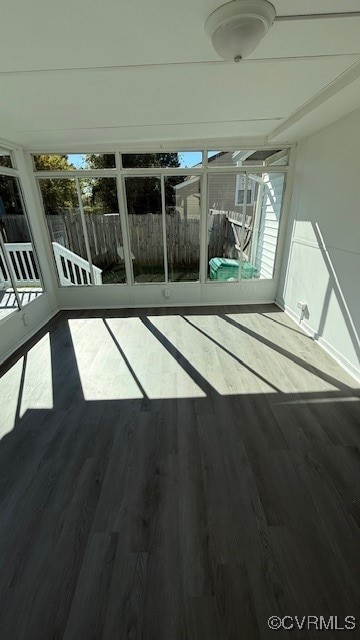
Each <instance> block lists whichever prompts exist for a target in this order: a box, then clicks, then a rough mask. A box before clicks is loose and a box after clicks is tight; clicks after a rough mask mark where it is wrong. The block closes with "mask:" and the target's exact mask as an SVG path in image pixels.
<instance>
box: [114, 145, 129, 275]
mask: <svg viewBox="0 0 360 640" xmlns="http://www.w3.org/2000/svg"><path fill="white" fill-rule="evenodd" d="M115 159H116V188H117V196H118V204H119V213H120V225H121V235H122V242H123V247H124V260H125V273H126V282H127V284H134V275H133V266H132V259H131V248H130V242H131V238H130V230H129V225H128V210H127V202H126V194H125V183H124V181H123V177H122V175H121V156H120V152H119V151H117V152H116V154H115Z"/></svg>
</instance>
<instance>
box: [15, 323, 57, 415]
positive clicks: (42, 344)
mask: <svg viewBox="0 0 360 640" xmlns="http://www.w3.org/2000/svg"><path fill="white" fill-rule="evenodd" d="M39 362H41V367H39ZM24 373H25V375H24V386H23V390H22V395H21V405H20V418H21V417H22V416H23V415H24V414H25V413H26V411H27V410H28V409H52V408H53V406H54V401H53V384H52V367H51V348H50V334H49V333H47V334H46V335H45V336H44V337H43V338H41V339H40V340H39V341H38V342H37V343H36V344H35V345H34V346H33V347H32V348H31V349H30V350H29V351H28V353H27V358H26V363H25V372H24Z"/></svg>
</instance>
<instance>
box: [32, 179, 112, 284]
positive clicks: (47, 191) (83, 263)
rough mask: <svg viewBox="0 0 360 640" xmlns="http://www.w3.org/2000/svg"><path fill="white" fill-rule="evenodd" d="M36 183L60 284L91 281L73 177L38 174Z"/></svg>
mask: <svg viewBox="0 0 360 640" xmlns="http://www.w3.org/2000/svg"><path fill="white" fill-rule="evenodd" d="M39 185H40V191H41V195H42V200H43V205H44V210H45V218H46V223H47V226H48V230H49V235H50V241H51V245H52V250H53V254H54V258H55V264H56V268H57V272H58V277H59V283H60V285H62V286H72V285H76V286H84V285H89V284H92V269H91V265H90V263H89V260H88V253H87V247H86V238H85V235H84V225H83V221H82V216H81V211H80V205H79V198H78V190H77V185H76V180H75V178H41V179H40V180H39ZM95 274H96V275H100V274H97V273H96V272H95ZM95 274H94V277H96V275H95Z"/></svg>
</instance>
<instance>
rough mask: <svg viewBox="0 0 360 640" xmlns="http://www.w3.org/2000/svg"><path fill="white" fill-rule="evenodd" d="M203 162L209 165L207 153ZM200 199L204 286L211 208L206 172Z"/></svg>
mask: <svg viewBox="0 0 360 640" xmlns="http://www.w3.org/2000/svg"><path fill="white" fill-rule="evenodd" d="M203 162H204V163H205V164H206V163H207V151H205V152H204V159H203ZM200 189H201V191H200V198H201V211H200V214H201V218H200V284H202V285H204V284H205V283H206V280H207V273H208V261H209V256H208V224H209V222H208V220H209V206H208V200H209V195H208V175H207V172H206V171H204V173H203V175H202V177H201V178H200Z"/></svg>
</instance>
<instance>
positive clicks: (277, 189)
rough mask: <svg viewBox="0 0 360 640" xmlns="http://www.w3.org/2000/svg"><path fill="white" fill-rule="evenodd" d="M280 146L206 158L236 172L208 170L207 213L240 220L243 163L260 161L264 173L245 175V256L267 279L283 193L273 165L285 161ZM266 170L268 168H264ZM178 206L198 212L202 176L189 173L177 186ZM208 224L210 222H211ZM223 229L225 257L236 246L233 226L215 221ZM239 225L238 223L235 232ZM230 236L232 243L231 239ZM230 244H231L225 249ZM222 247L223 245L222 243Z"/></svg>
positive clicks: (188, 213) (182, 211) (187, 214)
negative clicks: (248, 238) (247, 233)
mask: <svg viewBox="0 0 360 640" xmlns="http://www.w3.org/2000/svg"><path fill="white" fill-rule="evenodd" d="M285 153H287V152H286V151H283V150H275V151H274V150H267V151H253V150H246V151H235V152H233V151H226V152H218V153H215V154H214V155H212V156H211V157H210V158H209V159H208V165H211V164H213V165H214V166H223V167H224V168H225V167H233V168H234V167H239V174H234V173H230V172H229V173H226V172H225V173H222V174H211V175H209V179H208V198H209V199H208V203H209V215H210V216H214V215H216V214H220V215H221V214H222V215H224V216H225V215H227V216H228V217H230V218H232V219H235V220H238V221H240V222H241V221H242V219H243V212H244V197H245V175H244V173H240V172H241V169H242V168H246V169H249V167H251V166H259V165H262V166H263V170H262V173H261V174H259V173H257V174H253V175H251V174H249V175H248V184H247V196H246V200H247V206H246V224H247V226H249V227H250V229H251V241H250V242H249V244H248V247H247V249H246V252H245V255H244V258H245V259H247V260H248V261H249V262H251V263H252V264H253V265H254V266H256V268H257V270H258V273H259V275H260V277H262V278H271V277H272V274H273V268H274V262H275V252H276V242H277V235H278V228H279V219H280V204H281V195H282V191H283V187H284V177H283V175H282V174H276V173H275V172H274V171H276V169H275V167H276V164H284V155H285ZM267 171H269V173H267ZM175 189H176V208H177V210H178V212H179V215H180V216H181V218H185V219H186V218H194V217H199V216H200V178H199V176H191V177H190V178H189V179H188V180H186V181H184V182H182V183H180V184H178V185H176V187H175ZM210 228H212V224H211V225H210ZM216 228H217V229H219V228H221V229H223V230H224V236H225V235H226V236H227V240H226V241H225V237H224V243H223V245H224V250H223V254H224V255H225V256H226V257H238V255H239V253H240V252H239V251H238V250H237V249H236V246H238V244H237V242H236V238H235V234H234V233H233V230H232V227H230V228H229V227H226V226H225V227H224V226H219V225H217V227H216ZM240 230H241V229H240V228H239V227H237V231H238V237H239V236H240ZM229 239H230V243H229ZM229 246H230V249H229ZM225 247H226V248H225Z"/></svg>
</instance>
